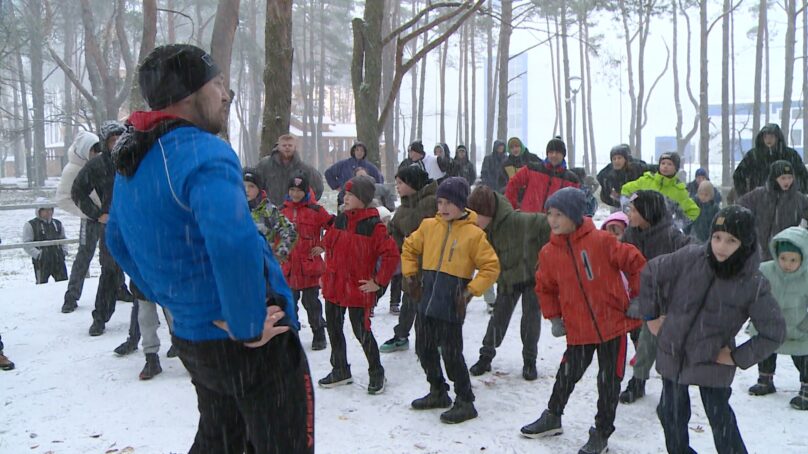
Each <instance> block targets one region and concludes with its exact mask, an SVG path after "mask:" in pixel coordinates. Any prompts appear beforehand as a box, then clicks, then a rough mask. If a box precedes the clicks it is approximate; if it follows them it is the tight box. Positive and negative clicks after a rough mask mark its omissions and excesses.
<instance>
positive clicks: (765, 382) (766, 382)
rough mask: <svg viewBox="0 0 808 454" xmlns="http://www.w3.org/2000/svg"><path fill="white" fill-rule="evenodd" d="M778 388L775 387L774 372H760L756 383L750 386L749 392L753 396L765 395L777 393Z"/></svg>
mask: <svg viewBox="0 0 808 454" xmlns="http://www.w3.org/2000/svg"><path fill="white" fill-rule="evenodd" d="M776 392H777V389H776V388H775V387H774V374H760V375H758V381H757V383H756V384H754V385H752V386H751V387H750V388H749V394H751V395H753V396H765V395H766V394H773V393H776Z"/></svg>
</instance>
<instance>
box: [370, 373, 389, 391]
mask: <svg viewBox="0 0 808 454" xmlns="http://www.w3.org/2000/svg"><path fill="white" fill-rule="evenodd" d="M385 384H387V379H386V378H384V369H381V370H380V371H377V372H371V373H370V382H369V383H368V394H381V393H383V392H384V385H385Z"/></svg>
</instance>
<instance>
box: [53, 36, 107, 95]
mask: <svg viewBox="0 0 808 454" xmlns="http://www.w3.org/2000/svg"><path fill="white" fill-rule="evenodd" d="M45 46H47V48H48V52H49V53H50V56H51V58H53V61H54V62H55V63H56V65H58V66H59V67H60V68H62V71H64V73H65V75H66V76H67V78H68V79H70V81H71V82H73V85H74V86H75V87H76V89H77V90H78V91H79V93H81V95H82V96H84V98H85V99H87V101H88V102H89V103H90V104H94V103H95V96H93V94H92V93H90V92H89V90H87V89H86V88H84V85H82V83H81V80H79V78H78V76H76V73H75V72H74V71H73V68H71V67H69V66H67V64H66V63H65V62H64V60H62V58H61V57H59V55H58V54H57V53H56V51H54V50H53V48H52V47H51V46H50V43H45Z"/></svg>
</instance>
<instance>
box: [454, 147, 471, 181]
mask: <svg viewBox="0 0 808 454" xmlns="http://www.w3.org/2000/svg"><path fill="white" fill-rule="evenodd" d="M451 174H452V175H453V176H456V177H462V178H464V179H465V180H466V181H467V182H468V184H469V186H472V185H474V183H475V182H476V181H477V168H476V166H475V165H474V163H473V162H471V161H470V160H469V152H468V150H467V149H466V146H465V145H458V146H457V149H456V150H455V157H454V159H453V160H452V171H451Z"/></svg>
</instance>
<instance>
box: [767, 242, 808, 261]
mask: <svg viewBox="0 0 808 454" xmlns="http://www.w3.org/2000/svg"><path fill="white" fill-rule="evenodd" d="M774 248H775V251H776V252H777V255H780V254H782V253H783V252H796V253H797V254H799V255H800V258H802V249H800V248H799V246H797V245H796V244H794V243H792V242H791V241H787V240H783V241H778V242H777V245H776V246H775V247H774Z"/></svg>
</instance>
